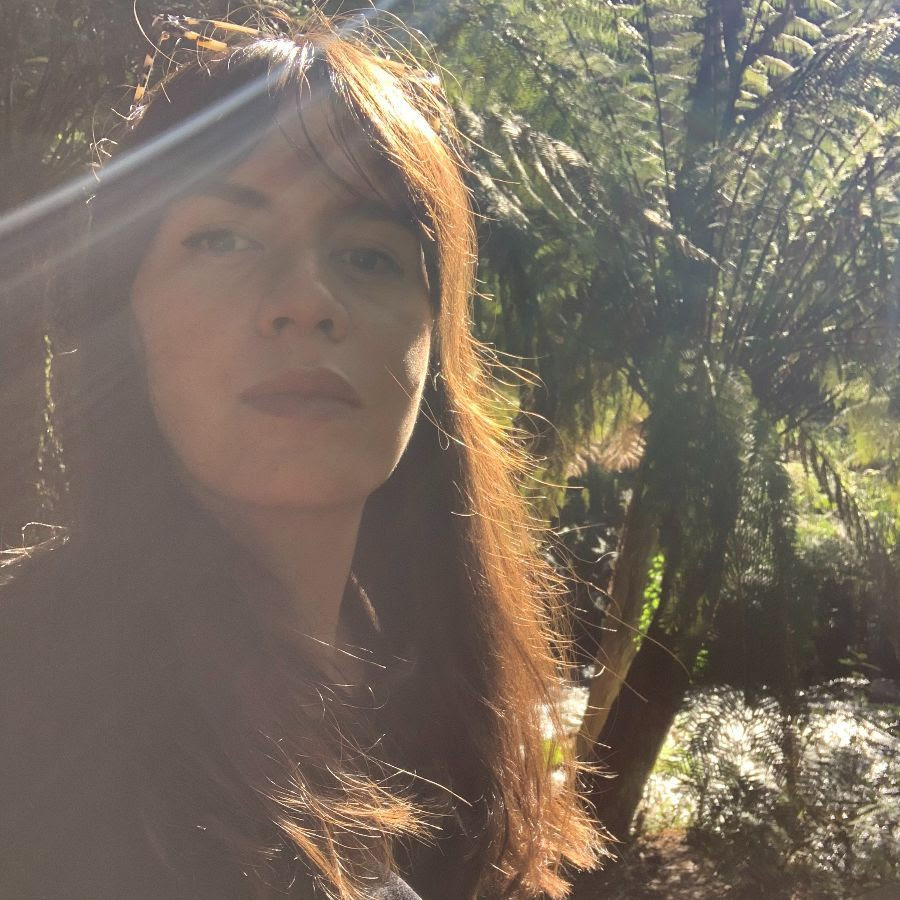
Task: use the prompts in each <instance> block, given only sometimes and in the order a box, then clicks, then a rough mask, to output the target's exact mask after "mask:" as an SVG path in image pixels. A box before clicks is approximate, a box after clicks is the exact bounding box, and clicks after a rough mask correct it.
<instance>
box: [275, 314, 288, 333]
mask: <svg viewBox="0 0 900 900" xmlns="http://www.w3.org/2000/svg"><path fill="white" fill-rule="evenodd" d="M290 324H291V320H290V317H289V316H278V318H276V319H273V320H272V328H273V330H274V331H275V332H276V333H277V332H279V331H282V330H283V329H284V328H286V327H287V326H288V325H290Z"/></svg>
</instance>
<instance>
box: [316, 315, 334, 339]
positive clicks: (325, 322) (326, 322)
mask: <svg viewBox="0 0 900 900" xmlns="http://www.w3.org/2000/svg"><path fill="white" fill-rule="evenodd" d="M318 328H319V331H321V332H322V333H323V334H325V335H326V336H327V337H331V336H332V335H333V334H334V319H322V321H321V322H319V325H318Z"/></svg>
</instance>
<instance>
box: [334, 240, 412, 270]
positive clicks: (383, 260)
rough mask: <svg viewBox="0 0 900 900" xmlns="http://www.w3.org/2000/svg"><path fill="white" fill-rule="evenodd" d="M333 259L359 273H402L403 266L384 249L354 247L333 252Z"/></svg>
mask: <svg viewBox="0 0 900 900" xmlns="http://www.w3.org/2000/svg"><path fill="white" fill-rule="evenodd" d="M334 259H335V260H336V261H337V262H339V263H340V264H341V265H342V266H346V267H348V268H349V269H351V270H352V271H354V272H357V273H359V274H361V275H371V276H380V275H402V274H403V267H402V266H401V265H400V264H399V263H398V262H397V261H396V260H395V259H394V257H393V256H391V254H390V253H386V252H385V251H384V250H378V249H375V248H374V247H355V248H353V249H351V250H341V251H340V252H338V253H335V255H334Z"/></svg>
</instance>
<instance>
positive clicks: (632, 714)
mask: <svg viewBox="0 0 900 900" xmlns="http://www.w3.org/2000/svg"><path fill="white" fill-rule="evenodd" d="M652 632H657V629H651V635H650V636H649V637H653V634H652ZM664 637H665V636H664V634H663V633H662V632H661V631H659V632H657V634H656V635H655V638H654V639H652V640H651V639H645V640H644V641H643V643H642V644H641V648H640V650H639V651H638V653H637V656H636V657H635V659H634V662H633V663H632V665H631V669H630V671H629V673H628V679H627V685H626V687H624V689H623V690H622V691H620V692H619V696H618V698H617V699H616V702H615V704H614V705H613V708H612V711H611V714H610V716H609V717H608V718H607V720H606V725H605V727H604V728H603V731H602V732H601V733H600V742H601V744H603V745H606V746H607V747H609V748H610V749H609V750H608V751H607V753H606V756H605V757H604V758H603V759H602V762H603V764H604V765H605V766H607V767H608V768H609V770H611V772H612V773H613V774H614V775H615V777H614V778H604V777H602V776H595V777H594V778H593V780H592V784H591V790H590V793H589V797H590V800H591V802H592V803H593V804H594V808H595V810H596V813H597V816H598V817H599V819H600V821H601V822H602V823H603V825H604V826H605V827H606V828H607V829H608V830H609V831H610V832H611V833H612V834H613V835H615V836H616V837H617V838H619V839H620V840H625V839H626V838H627V837H628V832H629V829H630V827H631V820H632V819H633V818H634V813H635V811H636V810H637V807H638V804H639V803H640V801H641V796H642V795H643V792H644V786H645V784H646V783H647V779H648V778H649V777H650V773H651V772H652V771H653V766H654V764H655V763H656V758H657V757H658V756H659V751H660V750H661V749H662V746H663V743H664V742H665V739H666V735H667V734H668V733H669V729H670V728H671V726H672V721H673V719H674V718H675V714H676V713H677V712H678V710H679V708H680V707H681V704H682V701H683V699H684V695H685V692H686V691H687V688H688V686H689V684H690V680H691V679H690V674H689V672H688V670H687V668H685V666H684V665H683V664H682V663H681V661H680V660H679V659H678V658H677V657H676V655H675V654H674V653H673V652H672V651H670V650H668V649H664V648H663V647H661V646H659V644H658V643H657V641H658V640H659V639H660V638H663V639H664ZM601 752H602V751H601ZM596 755H598V756H599V755H600V753H599V752H598V754H596Z"/></svg>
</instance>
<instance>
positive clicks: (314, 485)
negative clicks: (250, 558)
mask: <svg viewBox="0 0 900 900" xmlns="http://www.w3.org/2000/svg"><path fill="white" fill-rule="evenodd" d="M361 475H362V473H360V472H359V471H358V470H357V471H356V472H353V473H341V472H322V471H321V470H320V471H318V472H317V473H316V474H315V475H314V476H313V477H309V473H304V477H297V478H284V479H277V480H273V481H268V482H264V483H259V482H257V483H249V482H245V483H244V484H243V485H241V486H234V487H233V489H231V490H226V491H224V492H222V491H219V492H218V493H224V494H225V495H226V496H229V497H230V498H231V499H232V500H234V501H237V502H238V503H241V504H247V505H248V506H257V507H268V508H271V509H273V510H274V509H279V510H286V509H297V510H300V509H327V508H336V507H344V506H362V505H363V504H364V503H365V502H366V500H367V499H368V498H369V496H370V495H371V494H372V492H373V491H375V490H377V489H378V488H379V487H381V485H382V484H383V483H384V482H385V481H387V478H388V476H389V475H390V470H388V471H386V472H384V474H383V476H381V475H380V474H379V475H377V476H376V475H375V473H372V477H369V478H366V477H360V476H361ZM210 487H211V486H210Z"/></svg>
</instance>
